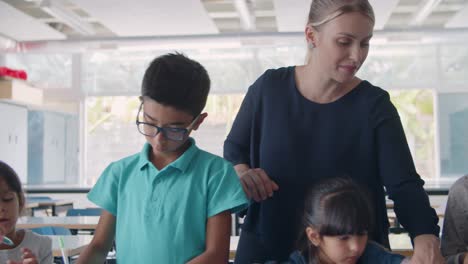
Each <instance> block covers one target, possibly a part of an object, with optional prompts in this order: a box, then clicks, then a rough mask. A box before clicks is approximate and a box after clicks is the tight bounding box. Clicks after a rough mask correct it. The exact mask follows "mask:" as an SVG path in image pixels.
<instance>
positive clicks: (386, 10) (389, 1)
mask: <svg viewBox="0 0 468 264" xmlns="http://www.w3.org/2000/svg"><path fill="white" fill-rule="evenodd" d="M369 2H370V4H371V5H372V8H373V9H374V14H375V20H376V21H375V26H374V29H377V30H379V29H383V28H384V26H385V24H387V21H388V19H389V18H390V16H391V15H392V12H393V10H394V9H395V7H396V6H397V5H398V2H399V0H385V1H382V0H370V1H369Z"/></svg>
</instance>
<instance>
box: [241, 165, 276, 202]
mask: <svg viewBox="0 0 468 264" xmlns="http://www.w3.org/2000/svg"><path fill="white" fill-rule="evenodd" d="M239 178H240V181H241V183H242V188H243V189H244V192H245V194H246V195H247V197H248V198H249V199H254V200H255V201H256V202H260V201H263V200H266V199H267V198H269V197H272V196H273V192H274V191H277V190H278V189H279V187H278V185H277V184H276V183H275V182H274V181H273V180H271V179H270V177H268V175H267V174H266V172H265V171H264V170H262V169H260V168H257V169H248V170H245V171H243V172H242V173H240V175H239Z"/></svg>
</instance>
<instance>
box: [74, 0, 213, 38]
mask: <svg viewBox="0 0 468 264" xmlns="http://www.w3.org/2000/svg"><path fill="white" fill-rule="evenodd" d="M71 2H73V3H74V4H75V5H77V6H79V7H80V8H81V9H83V10H85V11H86V12H87V13H89V14H90V15H91V16H93V17H95V18H96V19H97V20H98V21H99V22H101V24H103V25H104V26H106V27H107V28H109V29H110V30H111V31H112V32H114V33H116V34H117V35H118V36H156V35H196V34H216V33H218V29H217V28H216V26H215V24H214V22H213V21H212V19H211V18H210V17H209V16H208V14H207V12H206V10H205V9H204V7H203V5H202V3H201V2H200V1H193V0H171V1H165V0H141V1H127V0H99V1H97V0H71ZM181 7H183V8H181Z"/></svg>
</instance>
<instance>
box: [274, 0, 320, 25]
mask: <svg viewBox="0 0 468 264" xmlns="http://www.w3.org/2000/svg"><path fill="white" fill-rule="evenodd" d="M311 2H312V1H310V0H274V2H273V4H274V6H275V14H276V23H277V26H278V31H279V32H301V31H304V29H305V26H306V24H307V17H308V15H309V8H310V3H311Z"/></svg>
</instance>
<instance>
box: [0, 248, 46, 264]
mask: <svg viewBox="0 0 468 264" xmlns="http://www.w3.org/2000/svg"><path fill="white" fill-rule="evenodd" d="M21 251H23V256H22V258H23V261H20V262H16V261H11V260H9V261H8V262H7V264H39V262H38V261H37V258H36V256H35V255H34V254H33V253H32V251H31V250H30V249H29V248H22V249H21Z"/></svg>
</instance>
